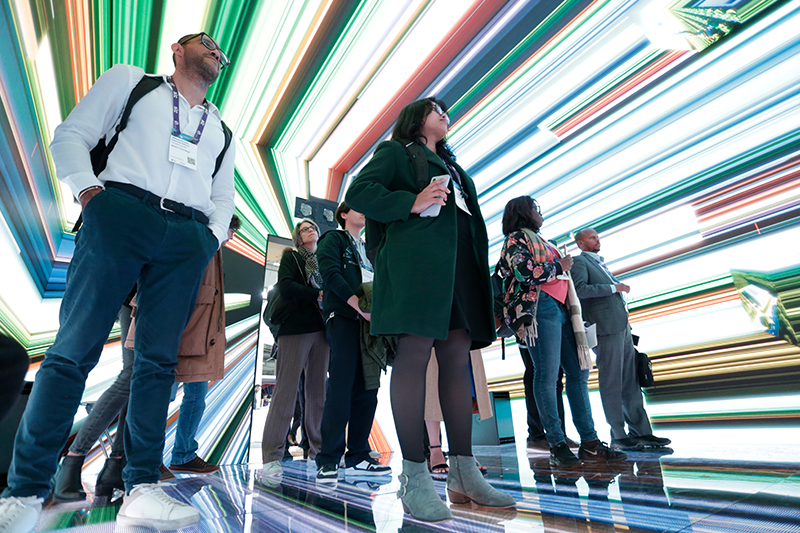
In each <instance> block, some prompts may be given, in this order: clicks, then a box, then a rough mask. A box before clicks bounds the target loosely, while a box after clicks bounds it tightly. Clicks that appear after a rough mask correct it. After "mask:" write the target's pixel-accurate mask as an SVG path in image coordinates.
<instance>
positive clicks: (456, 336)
mask: <svg viewBox="0 0 800 533" xmlns="http://www.w3.org/2000/svg"><path fill="white" fill-rule="evenodd" d="M471 345H472V340H471V339H470V338H469V334H468V333H467V331H466V330H464V329H459V330H453V331H450V332H448V335H447V340H446V341H438V340H437V341H436V342H434V347H435V348H436V350H435V352H436V359H437V361H438V363H439V402H440V403H441V405H442V414H443V415H444V423H445V425H446V427H447V442H448V445H449V447H450V467H449V471H448V473H447V494H448V496H449V497H450V501H451V502H452V503H468V502H475V503H477V504H478V505H480V506H483V507H496V508H505V507H511V506H513V505H514V504H515V501H514V498H512V497H511V496H509V495H508V494H504V493H502V492H500V491H498V490H497V489H495V488H494V487H492V486H491V485H489V483H487V482H486V480H485V479H484V478H483V474H481V472H480V470H478V464H477V462H476V461H475V457H473V455H472V401H471V399H472V372H471V371H470V355H469V349H470V346H471Z"/></svg>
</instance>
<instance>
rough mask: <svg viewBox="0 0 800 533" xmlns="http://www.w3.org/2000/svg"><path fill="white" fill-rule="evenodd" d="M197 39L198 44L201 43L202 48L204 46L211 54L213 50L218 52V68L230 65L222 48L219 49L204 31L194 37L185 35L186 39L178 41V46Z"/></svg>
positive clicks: (215, 42)
mask: <svg viewBox="0 0 800 533" xmlns="http://www.w3.org/2000/svg"><path fill="white" fill-rule="evenodd" d="M197 37H200V42H201V43H203V46H205V47H206V48H208V49H209V50H211V51H212V52H213V51H214V50H216V51H217V52H219V65H220V67H219V68H221V69H223V68H225V67H227V66H228V65H230V64H231V60H230V59H228V56H226V55H225V52H223V51H222V48H220V47H219V45H218V44H217V41H215V40H214V39H212V38H211V36H210V35H208V34H207V33H206V32H204V31H201V32H200V33H195V34H194V35H187V36H186V37H184V38H183V39H181V40H180V41H178V44H179V45H181V46H183V45H184V44H186V43H188V42H189V41H191V40H192V39H196V38H197Z"/></svg>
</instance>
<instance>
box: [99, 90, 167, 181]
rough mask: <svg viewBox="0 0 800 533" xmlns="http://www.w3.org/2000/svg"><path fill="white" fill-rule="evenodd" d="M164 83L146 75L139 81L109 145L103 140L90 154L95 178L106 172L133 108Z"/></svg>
mask: <svg viewBox="0 0 800 533" xmlns="http://www.w3.org/2000/svg"><path fill="white" fill-rule="evenodd" d="M163 82H164V78H162V77H161V76H148V75H146V74H145V75H144V76H143V77H142V79H141V80H139V83H137V84H136V86H135V87H134V88H133V90H132V91H131V94H130V96H129V97H128V102H127V103H126V104H125V109H123V111H122V116H120V119H119V123H118V124H117V127H116V128H115V133H114V136H113V137H112V138H111V140H110V141H108V142H107V143H105V142H103V141H102V140H101V141H100V142H98V143H97V146H95V147H94V149H93V150H92V152H91V153H90V155H91V159H92V170H93V171H94V175H95V176H98V175H100V173H101V172H102V171H103V170H105V168H106V163H107V162H108V155H109V154H110V153H111V151H112V150H113V149H114V146H116V144H117V138H118V137H119V133H120V132H121V131H122V130H124V129H125V128H126V127H127V126H128V118H130V116H131V111H132V110H133V106H135V105H136V103H137V102H138V101H139V100H141V99H142V97H143V96H144V95H146V94H147V93H149V92H150V91H153V90H155V89H156V88H157V87H158V86H160V85H161V84H162V83H163ZM98 149H100V150H98ZM95 150H98V152H99V153H95Z"/></svg>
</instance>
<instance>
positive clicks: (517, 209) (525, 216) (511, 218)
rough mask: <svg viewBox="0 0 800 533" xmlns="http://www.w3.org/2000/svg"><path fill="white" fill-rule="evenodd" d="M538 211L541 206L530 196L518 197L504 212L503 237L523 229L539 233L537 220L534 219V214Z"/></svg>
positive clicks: (508, 204) (509, 203)
mask: <svg viewBox="0 0 800 533" xmlns="http://www.w3.org/2000/svg"><path fill="white" fill-rule="evenodd" d="M538 210H539V206H538V205H536V201H535V200H534V199H533V198H531V197H530V196H518V197H517V198H514V199H513V200H510V201H509V202H508V203H507V204H506V209H505V211H503V235H509V234H511V233H513V232H515V231H519V230H521V229H522V228H528V229H529V230H532V231H534V232H535V233H539V228H538V227H537V223H536V219H534V218H533V212H534V211H538Z"/></svg>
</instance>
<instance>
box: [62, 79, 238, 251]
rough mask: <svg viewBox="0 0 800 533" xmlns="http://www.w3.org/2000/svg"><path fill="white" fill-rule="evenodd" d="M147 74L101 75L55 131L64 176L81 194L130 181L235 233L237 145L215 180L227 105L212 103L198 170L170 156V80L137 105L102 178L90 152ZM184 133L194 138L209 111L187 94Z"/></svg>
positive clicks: (222, 234)
mask: <svg viewBox="0 0 800 533" xmlns="http://www.w3.org/2000/svg"><path fill="white" fill-rule="evenodd" d="M142 76H144V71H143V70H142V69H140V68H137V67H133V66H130V65H115V66H114V67H112V68H111V69H109V70H108V71H106V72H105V73H104V74H103V75H102V76H100V77H99V78H98V79H97V82H95V84H94V86H92V88H91V89H90V90H89V92H88V93H87V94H86V96H84V97H83V99H82V100H81V101H80V102H79V103H78V105H76V106H75V108H74V109H73V110H72V112H71V113H70V114H69V116H68V117H67V118H66V120H64V122H63V123H61V124H60V125H59V126H58V127H57V128H56V131H55V135H54V136H53V142H52V143H51V144H50V152H51V153H52V155H53V161H54V162H55V165H56V174H57V176H58V179H60V180H61V181H63V182H64V183H66V184H67V185H69V186H70V188H71V189H72V193H73V194H74V195H75V196H76V197H77V196H78V195H79V194H80V192H81V191H82V190H84V189H86V188H87V187H91V186H93V185H94V186H97V185H99V186H101V187H102V186H103V184H104V183H105V182H106V181H117V182H120V183H129V184H131V185H135V186H137V187H139V188H142V189H145V190H147V191H149V192H151V193H153V194H155V195H157V196H161V197H162V198H169V199H172V200H175V201H178V202H181V203H183V204H185V205H187V206H190V207H193V208H195V209H197V210H199V211H202V212H203V213H205V214H206V215H207V216H208V218H209V224H208V227H209V229H210V230H211V231H212V232H213V233H214V236H215V237H216V238H217V241H218V242H220V243H222V242H223V240H224V239H225V238H226V237H227V233H228V226H229V224H230V220H231V216H232V215H233V209H234V205H233V197H234V186H233V161H234V152H235V143H233V142H232V143H231V145H230V146H229V147H228V150H227V152H226V153H225V157H224V158H223V161H222V166H221V167H220V170H219V172H218V173H217V175H216V177H214V179H213V180H212V178H211V175H212V174H213V172H214V166H215V164H216V160H217V156H218V155H219V153H220V152H221V151H222V148H223V146H224V142H225V136H224V134H223V132H222V124H221V118H220V114H219V109H217V107H216V106H214V105H213V104H211V103H210V102H209V113H208V120H207V122H206V127H205V130H204V131H203V134H202V137H201V138H200V142H199V143H198V150H197V152H198V153H197V170H191V169H189V168H187V167H184V166H182V165H179V164H177V163H171V162H170V161H169V143H170V136H171V135H172V102H173V100H172V96H173V95H172V89H171V88H170V86H169V85H168V84H167V83H166V77H164V78H165V82H164V83H162V84H161V86H160V87H158V88H156V89H154V90H153V91H151V92H149V93H147V94H146V95H145V96H144V97H143V98H142V99H141V100H139V101H138V102H137V103H136V105H134V106H133V109H132V111H131V115H130V117H129V119H128V125H127V127H126V128H125V129H124V130H123V131H122V132H121V133H120V135H119V137H118V139H117V144H116V146H115V147H114V149H113V150H112V151H111V153H110V154H109V157H108V164H107V165H106V168H105V170H104V171H103V172H101V173H100V176H95V175H94V172H92V163H91V160H90V158H89V150H91V149H92V148H94V146H95V145H96V144H97V141H98V140H99V139H100V138H101V137H102V136H103V135H104V134H105V135H106V139H107V140H110V139H111V138H112V137H113V135H114V127H115V126H116V124H117V123H118V122H119V119H120V117H121V115H122V110H123V108H124V106H125V104H126V102H127V101H128V96H129V95H130V93H131V91H132V90H133V88H134V87H135V86H136V84H137V83H138V82H139V80H140V79H141V78H142ZM179 103H180V111H179V116H180V123H181V131H182V132H185V133H187V134H189V135H194V132H195V131H197V126H198V124H199V122H200V119H201V117H202V116H203V112H204V108H203V106H202V105H196V106H194V107H191V106H190V105H189V102H188V101H187V100H186V98H184V97H183V95H180V96H179Z"/></svg>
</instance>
